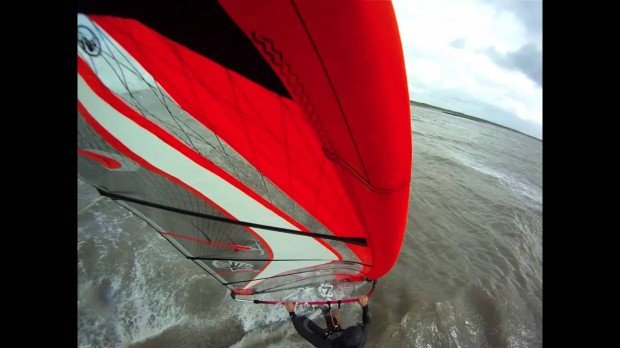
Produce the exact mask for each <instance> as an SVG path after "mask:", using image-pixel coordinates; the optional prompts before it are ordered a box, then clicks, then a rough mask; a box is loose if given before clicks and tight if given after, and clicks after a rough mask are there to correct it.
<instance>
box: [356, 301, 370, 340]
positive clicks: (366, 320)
mask: <svg viewBox="0 0 620 348" xmlns="http://www.w3.org/2000/svg"><path fill="white" fill-rule="evenodd" d="M357 302H358V303H359V304H360V306H362V325H363V326H364V331H366V327H367V326H368V325H369V324H370V323H371V322H372V319H371V316H370V308H369V307H368V296H366V295H362V296H360V297H359V298H358V299H357Z"/></svg>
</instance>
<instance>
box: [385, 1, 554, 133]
mask: <svg viewBox="0 0 620 348" xmlns="http://www.w3.org/2000/svg"><path fill="white" fill-rule="evenodd" d="M523 3H529V4H523ZM393 5H394V9H395V12H396V19H397V21H398V28H399V32H400V37H401V41H402V44H403V54H404V56H405V67H406V71H407V79H408V85H409V92H410V99H412V100H416V101H420V102H424V103H428V104H432V105H437V106H440V107H444V108H448V109H452V110H455V111H460V112H463V113H466V114H469V115H472V116H476V117H480V118H483V119H487V120H489V121H492V122H495V123H499V124H501V125H505V126H507V127H511V128H514V129H516V130H519V131H521V132H524V133H527V134H531V135H533V136H536V137H541V136H542V135H541V131H540V130H541V129H542V52H541V50H542V26H541V23H540V22H541V16H539V14H541V13H542V10H541V8H542V6H540V2H536V1H510V2H508V1H487V0H473V1H461V0H459V1H453V0H433V1H428V0H393ZM536 11H538V12H536Z"/></svg>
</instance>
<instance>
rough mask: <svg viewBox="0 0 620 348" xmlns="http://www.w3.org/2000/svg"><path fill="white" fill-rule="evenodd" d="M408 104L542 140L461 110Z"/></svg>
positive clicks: (417, 103) (411, 101) (412, 102)
mask: <svg viewBox="0 0 620 348" xmlns="http://www.w3.org/2000/svg"><path fill="white" fill-rule="evenodd" d="M409 104H411V105H415V106H421V107H424V108H427V109H434V110H437V111H441V112H443V113H445V114H449V115H452V116H457V117H462V118H467V119H470V120H473V121H476V122H481V123H488V124H492V125H494V126H497V127H500V128H504V129H507V130H509V131H513V132H516V133H519V134H523V135H525V136H526V137H530V138H532V139H536V140H538V141H541V142H542V139H538V138H536V137H533V136H531V135H529V134H525V133H523V132H519V131H518V130H516V129H512V128H508V127H506V126H502V125H501V124H497V123H494V122H491V121H488V120H485V119H482V118H478V117H475V116H471V115H467V114H464V113H462V112H458V111H452V110H448V109H444V108H440V107H438V106H435V105H430V104H426V103H420V102H417V101H413V100H409Z"/></svg>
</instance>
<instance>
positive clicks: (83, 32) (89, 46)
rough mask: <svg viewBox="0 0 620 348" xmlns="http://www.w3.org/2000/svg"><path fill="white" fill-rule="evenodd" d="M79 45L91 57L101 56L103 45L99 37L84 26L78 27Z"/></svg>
mask: <svg viewBox="0 0 620 348" xmlns="http://www.w3.org/2000/svg"><path fill="white" fill-rule="evenodd" d="M78 45H79V46H80V48H81V49H82V50H83V51H84V52H86V53H87V54H88V55H89V56H91V57H97V56H98V55H100V54H101V45H100V44H99V39H97V36H95V34H94V33H93V32H92V30H90V29H89V28H88V27H86V26H84V25H78Z"/></svg>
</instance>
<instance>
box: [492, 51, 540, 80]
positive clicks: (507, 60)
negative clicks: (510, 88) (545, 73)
mask: <svg viewBox="0 0 620 348" xmlns="http://www.w3.org/2000/svg"><path fill="white" fill-rule="evenodd" d="M486 54H487V55H488V57H489V58H491V60H492V61H493V62H495V63H496V64H497V65H499V66H502V67H505V68H507V69H511V70H518V71H521V72H522V73H524V74H525V75H526V76H527V77H529V78H530V79H531V80H532V81H534V82H536V84H537V85H538V86H541V87H542V52H541V51H540V50H539V49H538V48H537V47H536V46H535V45H534V44H532V43H527V44H525V45H523V46H521V48H519V49H518V50H516V51H512V52H508V53H506V54H501V53H499V52H497V50H495V48H494V47H489V48H488V49H487V50H486Z"/></svg>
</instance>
